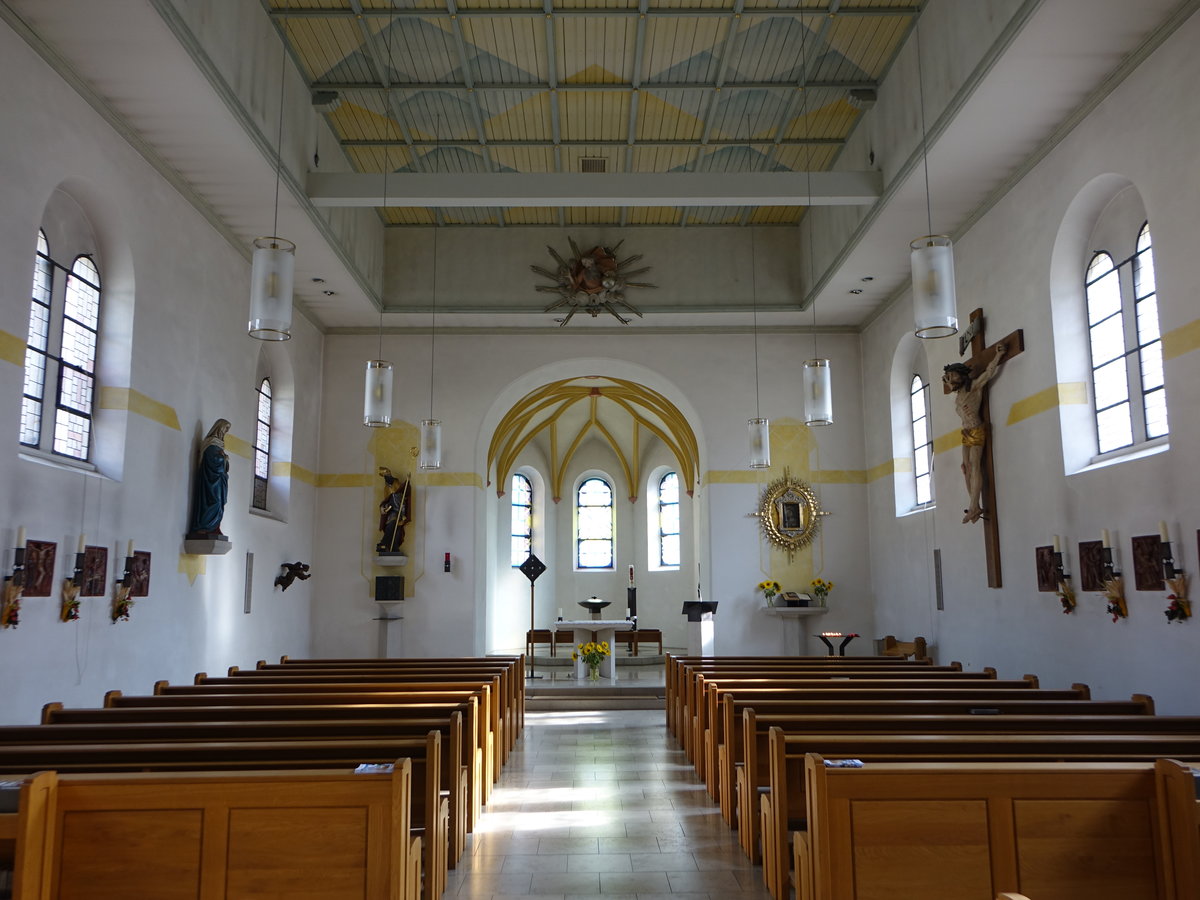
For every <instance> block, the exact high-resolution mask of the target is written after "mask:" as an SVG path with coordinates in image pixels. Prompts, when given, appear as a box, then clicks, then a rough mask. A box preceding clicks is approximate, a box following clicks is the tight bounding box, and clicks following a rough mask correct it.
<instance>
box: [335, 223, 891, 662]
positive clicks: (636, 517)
mask: <svg viewBox="0 0 1200 900" xmlns="http://www.w3.org/2000/svg"><path fill="white" fill-rule="evenodd" d="M389 239H390V236H389ZM532 249H536V247H534V248H532ZM759 342H760V343H759V358H760V366H761V371H762V373H763V378H762V412H763V414H764V415H766V416H769V417H771V418H773V419H776V420H783V419H786V418H790V419H792V420H797V419H799V418H800V416H801V413H802V411H801V408H800V402H801V401H800V392H799V388H798V385H799V363H798V360H800V359H803V358H805V357H806V356H808V355H809V352H810V348H811V338H809V337H805V336H800V335H793V334H772V333H765V334H760V336H759ZM857 344H858V342H857V339H856V338H854V337H852V336H836V335H833V336H822V338H821V352H822V353H828V354H829V355H830V356H831V357H832V358H833V365H834V371H835V373H836V374H835V378H836V379H837V381H836V383H835V388H834V390H835V404H837V410H838V413H837V421H836V424H834V425H833V426H830V427H828V428H825V429H821V430H820V433H819V434H814V435H812V438H811V439H812V440H815V441H816V442H817V444H818V446H819V452H814V451H812V450H811V448H809V446H808V445H807V444H806V445H805V446H804V447H803V448H801V449H794V450H787V449H786V448H784V447H783V446H782V445H777V446H776V450H775V452H776V453H777V454H778V456H777V458H776V460H775V466H776V467H775V468H774V469H772V470H770V471H769V472H768V473H766V474H764V475H762V476H760V477H758V479H757V481H756V476H755V475H754V474H753V473H751V472H750V471H749V470H748V469H747V468H746V462H747V449H748V444H747V437H746V424H745V423H746V419H747V418H748V417H749V416H750V415H752V414H753V411H754V408H753V404H754V369H753V367H754V354H753V349H752V336H751V335H750V334H749V333H734V334H715V335H714V334H688V333H680V334H676V335H669V336H664V335H653V334H646V333H640V334H639V333H638V331H637V330H636V328H634V327H631V328H630V329H629V330H628V332H623V333H621V334H619V335H597V334H587V333H586V332H581V331H576V332H572V331H571V330H570V329H569V328H568V329H564V331H563V332H560V333H554V334H550V335H544V336H543V335H536V336H534V335H511V334H503V335H469V334H441V333H439V335H438V337H437V347H436V349H437V379H436V396H435V404H434V406H435V412H436V414H437V416H438V417H439V418H441V419H442V420H443V443H444V446H445V450H444V453H443V467H442V471H441V472H440V473H437V476H436V478H435V479H433V481H434V482H435V483H429V481H428V480H427V479H423V478H422V477H421V476H420V475H419V474H418V476H417V477H416V479H415V484H416V485H417V487H416V496H415V515H416V517H417V519H416V522H415V523H414V526H413V528H412V529H410V535H411V537H410V538H409V540H408V542H407V543H406V546H405V549H406V550H407V551H408V553H409V556H410V557H412V561H411V562H410V571H409V572H408V573H407V574H408V577H409V582H408V592H409V599H408V600H407V601H406V603H405V609H404V613H403V614H404V616H405V619H404V622H403V624H402V625H401V626H393V627H402V628H403V633H404V638H403V641H402V652H404V653H406V654H408V655H414V656H415V655H442V654H449V653H462V652H476V653H479V652H485V651H486V650H488V649H491V647H492V646H495V645H494V644H490V643H489V640H495V641H500V637H499V635H500V634H502V633H505V634H507V633H509V632H518V633H523V632H524V629H525V628H527V627H528V589H527V587H525V586H524V585H522V584H520V583H519V582H516V581H515V580H514V579H512V578H504V577H497V576H495V574H494V573H489V571H488V565H487V558H488V548H489V543H490V544H491V546H492V547H493V550H494V552H496V553H499V548H500V547H501V545H504V544H505V540H504V535H503V534H502V533H501V532H504V531H506V529H507V524H506V522H505V521H504V520H503V511H502V509H501V508H499V507H502V506H503V505H502V504H496V502H495V486H494V485H493V486H491V487H487V486H486V481H487V476H486V473H485V472H484V467H485V463H486V451H487V445H488V442H489V441H490V439H491V436H492V432H493V430H494V428H495V426H496V424H497V423H498V421H499V418H500V416H502V415H503V414H504V413H505V412H507V410H508V409H509V408H510V407H511V406H512V404H513V403H515V402H516V401H517V400H518V399H520V398H521V397H522V396H524V394H525V393H527V392H528V391H529V390H531V389H532V388H534V387H537V386H540V385H542V384H545V383H548V382H550V381H553V380H555V379H557V378H562V377H570V376H571V375H572V374H575V375H581V374H605V375H612V376H616V377H622V378H630V379H632V380H635V381H638V382H640V383H642V384H646V385H648V386H649V387H652V388H654V389H655V390H658V391H661V392H662V393H664V394H665V395H666V396H667V397H668V398H669V399H670V400H671V401H672V402H674V403H675V404H676V406H678V407H679V408H680V409H681V410H682V411H683V412H684V413H685V414H686V415H687V417H688V421H689V423H690V424H691V426H692V428H693V430H694V431H695V432H696V435H697V439H698V440H699V442H700V446H701V467H700V472H701V477H702V484H701V486H700V488H699V489H698V490H697V492H696V495H695V497H694V498H692V499H688V498H687V497H686V496H685V497H684V498H683V500H682V503H683V505H684V506H685V507H687V506H690V507H691V513H690V515H691V516H692V518H693V520H694V521H695V522H696V528H697V532H696V534H697V539H698V544H699V549H698V556H697V557H696V558H694V559H691V560H689V561H687V562H686V565H685V566H681V570H680V572H679V573H677V574H671V575H668V574H667V573H653V572H646V570H645V569H644V568H643V567H642V564H643V562H644V553H645V548H644V543H645V540H644V533H645V510H644V504H645V502H646V501H645V499H644V498H639V500H638V502H637V504H635V505H634V506H633V507H632V508H631V507H629V504H628V501H627V500H623V499H621V498H620V496H619V492H618V499H617V504H618V506H617V509H618V516H619V520H618V550H617V568H616V570H615V571H614V572H613V573H612V574H611V575H598V574H593V573H580V574H576V573H569V572H560V573H558V574H556V575H554V577H553V578H551V576H550V575H547V576H544V577H543V579H542V581H539V583H538V598H539V599H538V603H539V606H542V607H543V610H544V615H546V616H549V615H551V614H553V613H555V612H556V611H557V608H558V607H563V608H564V614H566V611H567V609H568V608H570V607H572V606H573V605H574V603H575V602H576V601H577V600H579V599H582V598H584V597H586V596H590V595H591V594H593V593H594V594H597V595H599V596H601V597H605V598H606V599H607V598H608V596H612V597H613V598H614V608H616V609H619V610H621V612H623V610H624V605H625V604H624V602H623V597H624V586H625V578H626V577H627V576H626V571H627V569H626V567H627V565H628V562H627V559H628V557H627V556H626V548H628V547H629V546H630V543H629V542H628V538H627V537H626V536H625V535H623V534H622V532H623V531H626V532H628V531H631V532H632V534H633V535H634V536H635V537H634V539H633V542H632V544H633V546H634V547H635V548H636V552H637V554H638V562H637V563H635V564H636V565H638V606H639V612H640V613H641V624H643V625H645V626H646V627H661V628H663V629H664V631H665V636H666V637H667V638H668V644H672V645H674V646H685V645H686V632H685V629H684V620H683V617H682V615H681V614H680V604H681V602H682V601H683V600H686V599H691V598H692V597H694V596H695V590H696V580H695V576H694V572H695V565H696V564H697V563H698V564H699V567H700V571H701V581H702V585H703V591H704V596H705V598H706V599H716V600H718V601H720V602H721V603H722V606H721V607H720V611H719V612H718V616H717V618H718V628H717V646H718V649H719V650H720V651H721V652H735V651H738V650H742V649H745V650H746V651H747V652H751V651H756V652H766V653H774V652H785V651H786V652H795V651H796V649H797V646H798V635H795V634H793V633H790V632H788V631H785V630H781V629H780V627H779V622H778V621H777V620H774V619H770V618H768V617H767V616H765V615H762V614H760V613H758V612H757V610H758V607H760V606H762V603H763V601H762V597H761V595H756V594H754V593H753V588H754V585H755V584H757V583H758V582H759V581H761V580H762V579H763V578H764V577H767V576H773V577H775V578H777V579H779V580H781V581H783V582H785V586H786V587H788V588H789V589H793V590H805V589H806V585H807V582H808V579H809V578H810V577H811V576H812V575H815V574H822V573H823V574H824V577H826V578H832V579H833V580H835V581H837V582H838V583H839V584H838V588H837V590H836V592H835V596H834V602H835V611H834V612H833V613H831V614H829V615H828V616H827V617H826V620H827V622H828V624H829V625H830V626H831V627H836V628H839V629H841V628H844V629H845V630H848V631H864V632H865V631H869V626H870V621H871V597H870V583H869V579H868V576H867V573H866V570H865V567H864V566H863V565H862V562H861V560H862V559H863V554H864V553H865V544H866V542H865V539H864V537H863V536H864V535H865V533H866V517H865V500H866V490H865V487H864V485H863V484H862V483H861V478H858V479H857V483H855V480H854V476H851V482H850V483H831V484H819V485H817V487H818V490H819V491H820V492H821V493H822V494H823V497H824V504H825V506H826V508H827V509H829V510H831V512H832V513H833V515H831V516H830V517H829V518H827V519H826V520H825V537H824V538H823V540H822V541H821V542H819V543H818V545H817V546H816V547H815V548H814V549H813V550H812V551H811V552H808V551H806V552H805V553H802V554H799V555H798V557H797V560H796V563H795V565H794V566H792V567H789V566H788V565H787V562H786V557H785V556H784V555H783V554H782V553H781V552H779V551H774V550H770V551H768V550H766V549H764V548H763V547H762V545H761V543H760V541H759V538H758V523H757V520H756V519H754V518H753V517H752V516H751V513H753V512H754V511H755V509H756V508H757V506H758V498H759V494H760V493H761V489H762V487H763V486H764V485H765V483H766V481H768V480H770V479H772V478H776V477H779V476H780V475H781V474H782V468H783V464H784V461H785V460H786V459H791V458H793V457H794V458H795V459H796V460H797V461H798V463H799V464H802V465H803V466H805V467H811V468H813V469H814V470H839V471H846V470H853V471H854V472H857V473H858V475H861V470H862V469H863V453H862V428H861V422H860V420H859V418H858V416H857V414H856V410H857V408H858V407H859V405H860V403H861V400H860V396H859V379H858V372H859V368H860V360H859V358H858V347H857ZM429 350H430V340H429V336H428V335H420V334H416V335H399V334H388V335H385V337H384V349H383V356H384V358H386V359H390V360H392V361H393V363H394V364H395V365H396V384H397V386H398V387H397V392H396V394H397V396H396V401H395V417H396V419H395V420H394V422H393V428H390V429H387V431H388V432H397V433H398V432H399V431H401V430H402V428H401V427H400V426H399V425H398V422H402V423H407V425H408V427H409V428H410V429H412V428H414V427H415V423H417V422H418V421H419V420H420V419H422V418H425V417H426V416H427V415H428V408H429V407H428V402H429V397H428V384H429V364H430V357H429ZM377 352H378V342H377V338H372V337H365V336H363V337H358V336H345V335H335V336H330V337H328V338H327V339H326V351H325V363H324V369H325V372H326V377H325V397H324V412H323V417H322V426H323V432H322V457H321V472H322V475H323V476H324V477H325V482H324V483H329V484H335V483H336V484H345V485H347V486H345V487H333V486H331V487H327V488H323V489H322V490H320V491H319V494H320V498H319V504H320V520H321V523H322V534H323V539H322V542H321V546H320V548H319V550H318V557H317V558H318V561H319V563H320V565H318V566H316V567H315V571H316V572H317V575H316V578H314V582H315V584H316V587H317V591H316V594H315V597H316V598H317V599H316V610H315V614H314V615H315V618H314V623H315V632H316V638H315V640H316V646H317V650H318V651H319V652H321V653H323V654H330V655H339V654H357V655H366V654H370V653H374V652H375V647H376V646H377V637H376V635H377V630H376V629H377V626H376V625H375V623H374V622H373V621H372V619H373V617H374V616H375V615H377V613H376V611H375V610H374V609H373V604H372V602H371V600H370V585H371V578H372V577H373V576H374V574H376V572H375V570H374V569H373V568H372V565H371V556H372V553H371V552H370V551H371V546H372V545H373V542H374V540H375V539H376V533H375V532H374V531H373V530H370V529H364V527H363V524H364V523H369V522H371V521H372V517H373V516H374V509H375V505H376V504H377V503H378V499H379V497H378V494H379V487H378V478H377V477H375V476H374V474H373V473H374V471H375V468H374V467H375V466H376V465H381V464H382V465H389V466H392V467H393V468H396V467H397V466H400V467H401V468H403V469H404V471H408V470H409V469H410V468H411V467H412V466H413V460H412V458H411V456H408V455H407V453H408V447H407V445H406V444H404V442H403V441H402V440H398V441H393V442H390V443H389V442H385V444H386V446H388V447H389V448H390V450H389V451H388V452H389V453H390V454H391V455H390V456H388V455H386V454H385V455H384V456H383V457H379V458H377V454H376V451H375V449H373V448H375V447H377V446H379V441H380V438H379V436H378V435H375V434H371V433H369V432H368V429H365V428H363V427H362V425H361V424H360V419H361V400H360V398H361V395H362V377H363V376H362V371H363V366H364V364H365V361H366V360H367V359H368V358H371V357H374V356H375V354H376V353H377ZM451 398H453V399H451ZM796 428H799V430H800V431H801V432H803V431H805V429H804V427H803V426H793V431H794V430H795V429H796ZM410 434H414V435H415V432H413V431H410ZM526 461H528V460H526ZM654 464H656V463H655V462H654V461H653V460H651V461H650V463H649V464H648V465H647V467H646V470H647V471H648V469H649V468H650V467H651V466H652V465H654ZM578 466H579V469H578V470H576V469H573V470H572V472H571V473H570V476H571V477H569V478H568V481H567V483H568V484H573V483H574V482H573V481H572V480H571V479H572V478H573V477H574V476H575V475H577V474H578V471H581V470H582V469H583V468H588V467H593V466H594V467H598V468H605V465H604V463H603V460H598V459H590V460H583V461H580V462H579V464H578ZM795 467H796V466H795V465H793V468H794V469H795ZM608 468H609V469H611V468H612V467H611V466H609V467H608ZM731 473H735V474H731ZM797 474H798V473H797ZM838 477H839V478H841V477H843V476H838ZM447 481H449V482H450V483H446V482H447ZM567 503H568V499H564V500H563V502H562V504H561V506H562V509H561V510H559V511H558V513H557V524H556V525H555V529H556V530H555V532H554V534H555V539H556V541H557V543H558V547H559V548H560V552H559V555H560V556H562V548H563V546H564V544H565V545H566V546H567V548H568V549H569V547H570V545H571V537H570V520H569V509H568V508H567V505H566V504H567ZM506 508H507V507H503V509H505V510H506ZM685 515H688V513H687V511H685ZM373 527H374V526H373V525H371V528H372V529H373ZM489 529H491V531H490V534H491V537H490V539H489V537H488V535H489ZM687 544H688V539H687V538H685V545H687ZM447 550H450V551H451V552H452V554H453V557H454V560H455V565H454V571H453V572H451V573H450V574H446V573H443V572H442V571H441V569H442V566H441V562H442V554H443V553H444V552H445V551H447ZM690 552H691V551H690V550H689V551H686V552H685V559H686V556H687V554H688V553H690ZM504 555H505V557H506V556H507V554H506V553H505V554H504ZM813 560H816V564H815V565H814V562H813ZM822 565H823V568H821V566H822ZM789 579H790V580H789ZM593 583H594V584H595V585H596V587H592V584H593ZM543 584H544V586H543ZM543 591H545V594H544V595H543V593H542V592H543ZM518 594H519V596H518ZM543 596H545V598H546V600H545V601H543V599H542V597H543ZM485 597H486V598H499V599H498V600H497V601H496V602H497V604H498V605H497V606H496V607H495V608H492V609H489V608H487V605H486V602H487V601H485ZM497 616H503V617H505V624H504V625H496V626H495V627H489V626H487V625H485V623H487V622H488V621H489V620H490V619H491V618H494V617H497ZM539 624H541V623H539ZM489 635H492V637H491V638H489ZM510 641H511V638H509V637H505V638H504V639H503V641H501V642H502V643H504V644H509V645H511V644H510Z"/></svg>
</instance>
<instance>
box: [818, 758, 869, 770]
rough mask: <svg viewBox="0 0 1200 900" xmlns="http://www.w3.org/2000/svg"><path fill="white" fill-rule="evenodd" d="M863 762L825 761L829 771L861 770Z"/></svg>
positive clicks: (845, 760) (852, 760) (854, 760)
mask: <svg viewBox="0 0 1200 900" xmlns="http://www.w3.org/2000/svg"><path fill="white" fill-rule="evenodd" d="M862 767H863V761H862V760H861V759H827V760H825V768H827V769H861V768H862Z"/></svg>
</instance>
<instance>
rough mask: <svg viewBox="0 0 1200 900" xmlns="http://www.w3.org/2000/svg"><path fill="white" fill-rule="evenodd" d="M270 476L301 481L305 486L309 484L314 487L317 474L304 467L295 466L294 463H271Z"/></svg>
mask: <svg viewBox="0 0 1200 900" xmlns="http://www.w3.org/2000/svg"><path fill="white" fill-rule="evenodd" d="M271 474H272V475H279V476H281V477H283V478H293V479H295V480H296V481H303V482H304V483H305V484H311V485H313V486H314V487H315V486H316V484H317V473H316V472H313V471H312V470H310V469H306V468H304V466H300V465H297V464H296V463H294V462H282V461H281V462H274V463H271Z"/></svg>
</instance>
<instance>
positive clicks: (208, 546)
mask: <svg viewBox="0 0 1200 900" xmlns="http://www.w3.org/2000/svg"><path fill="white" fill-rule="evenodd" d="M232 549H233V542H232V541H230V540H229V538H184V540H183V552H184V553H187V554H189V555H191V556H224V555H225V554H226V553H228V552H229V551H230V550H232Z"/></svg>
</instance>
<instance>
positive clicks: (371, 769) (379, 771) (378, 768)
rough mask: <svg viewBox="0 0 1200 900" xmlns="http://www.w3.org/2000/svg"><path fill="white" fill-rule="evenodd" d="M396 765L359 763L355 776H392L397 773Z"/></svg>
mask: <svg viewBox="0 0 1200 900" xmlns="http://www.w3.org/2000/svg"><path fill="white" fill-rule="evenodd" d="M395 768H396V764H395V763H359V764H358V766H357V767H356V768H355V770H354V774H355V775H391V774H392V772H393V771H395Z"/></svg>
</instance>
